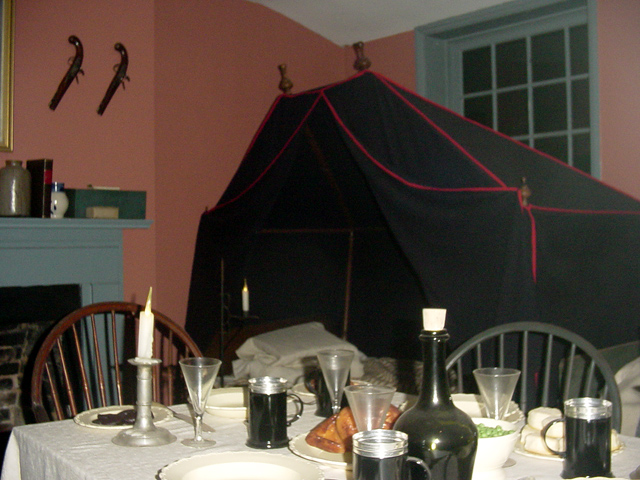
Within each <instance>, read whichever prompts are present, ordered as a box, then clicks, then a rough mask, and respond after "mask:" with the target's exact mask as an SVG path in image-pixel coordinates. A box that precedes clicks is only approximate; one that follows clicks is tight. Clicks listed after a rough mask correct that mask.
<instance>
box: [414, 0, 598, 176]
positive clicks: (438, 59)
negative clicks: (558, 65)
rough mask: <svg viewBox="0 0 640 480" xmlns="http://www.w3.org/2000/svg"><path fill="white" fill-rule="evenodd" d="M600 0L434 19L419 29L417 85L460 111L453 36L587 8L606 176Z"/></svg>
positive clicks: (523, 3) (537, 1) (503, 7)
mask: <svg viewBox="0 0 640 480" xmlns="http://www.w3.org/2000/svg"><path fill="white" fill-rule="evenodd" d="M596 2H597V0H513V1H511V2H507V3H504V4H500V5H497V6H495V7H490V8H487V9H484V10H480V11H476V12H472V13H469V14H465V15H461V16H458V17H453V18H449V19H445V20H441V21H438V22H434V23H430V24H428V25H424V26H421V27H417V28H416V29H415V32H414V35H415V48H416V51H415V62H416V87H417V91H418V93H419V94H421V95H423V96H424V97H426V98H429V99H430V100H433V101H434V102H437V103H439V104H441V105H444V106H446V107H448V108H451V109H452V110H456V111H458V108H456V107H457V106H456V104H455V102H454V101H453V98H452V93H451V92H450V91H449V85H450V83H451V82H450V78H449V75H450V73H449V65H448V62H449V61H450V60H449V51H450V45H451V43H452V42H454V41H457V40H459V39H461V38H463V37H465V36H467V35H471V34H477V33H481V32H489V31H491V30H497V29H500V28H501V27H506V26H512V25H515V24H519V23H523V22H527V21H531V20H532V19H543V18H544V17H553V16H555V15H557V14H558V13H566V12H571V11H575V12H576V15H578V14H580V15H584V14H585V13H586V18H587V25H588V32H589V34H588V35H589V40H588V41H589V84H590V94H589V97H590V98H589V100H590V114H591V118H590V126H591V175H592V176H594V177H596V178H599V177H600V172H601V168H600V128H599V125H600V124H599V122H600V101H599V93H598V87H599V79H598V55H597V51H598V50H597V49H598V39H597V9H596Z"/></svg>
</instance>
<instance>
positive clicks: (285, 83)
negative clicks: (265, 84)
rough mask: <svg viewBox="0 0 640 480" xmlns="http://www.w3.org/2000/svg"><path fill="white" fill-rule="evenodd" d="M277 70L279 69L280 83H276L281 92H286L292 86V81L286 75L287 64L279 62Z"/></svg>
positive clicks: (289, 90) (288, 91)
mask: <svg viewBox="0 0 640 480" xmlns="http://www.w3.org/2000/svg"><path fill="white" fill-rule="evenodd" d="M278 70H280V83H279V84H278V88H279V89H280V90H282V93H284V94H288V93H290V92H291V89H292V88H293V82H292V81H291V80H289V77H287V65H286V64H284V63H281V64H280V65H278Z"/></svg>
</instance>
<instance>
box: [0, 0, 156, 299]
mask: <svg viewBox="0 0 640 480" xmlns="http://www.w3.org/2000/svg"><path fill="white" fill-rule="evenodd" d="M14 3H15V18H16V20H15V47H14V56H15V62H14V63H15V76H14V85H15V87H14V151H13V153H2V154H0V157H1V158H0V161H2V163H4V160H5V159H18V160H27V159H31V158H53V160H54V167H53V174H54V180H56V181H59V182H64V183H65V184H66V186H67V187H68V188H86V185H87V184H90V183H91V184H96V185H113V186H119V187H121V188H122V189H127V190H146V191H147V193H148V201H147V218H151V219H155V217H156V212H155V208H154V205H155V188H154V182H155V165H154V118H153V105H154V64H153V51H154V38H153V33H154V19H153V5H154V1H153V0H138V1H135V2H132V1H130V0H108V1H106V0H103V1H100V2H94V1H91V2H87V1H85V0H41V1H36V0H17V1H15V2H14ZM70 35H76V36H77V37H78V38H80V40H81V42H82V44H83V47H84V63H83V66H82V68H83V70H84V72H85V75H84V76H80V83H79V84H75V83H74V84H73V85H71V86H70V87H69V90H68V91H67V93H66V95H65V96H64V97H63V99H62V101H61V102H60V104H59V105H58V108H57V109H56V110H55V111H52V110H50V109H49V107H48V105H49V101H50V100H51V98H52V97H53V94H54V93H55V91H56V89H57V87H58V84H59V83H60V80H61V79H62V77H63V76H64V74H65V73H66V71H67V69H68V67H69V63H68V59H69V58H70V57H73V55H74V53H75V48H74V47H73V45H71V44H70V43H69V42H68V38H69V36H70ZM116 42H121V43H123V44H124V45H125V47H126V48H127V50H128V53H129V57H130V67H129V75H130V77H131V82H128V83H127V85H126V90H119V91H118V92H117V93H116V94H115V95H114V97H113V100H112V101H111V103H110V104H109V106H108V108H107V110H106V111H105V113H104V115H103V116H102V117H101V116H99V115H98V114H97V113H96V110H97V108H98V105H99V104H100V101H101V100H102V97H103V96H104V93H105V91H106V89H107V86H108V85H109V83H110V82H111V79H112V78H113V74H114V71H113V66H114V65H115V64H117V63H119V60H120V55H119V54H118V52H116V51H115V50H114V48H113V47H114V44H115V43H116ZM52 221H53V220H52ZM61 221H64V220H61ZM124 251H125V254H124V257H125V265H126V270H125V285H124V287H125V298H126V299H137V300H142V299H144V298H145V297H146V290H148V288H149V285H152V284H153V283H154V282H155V276H156V273H155V272H156V263H155V227H152V228H151V229H150V230H135V231H134V230H130V231H127V232H126V233H125V246H124Z"/></svg>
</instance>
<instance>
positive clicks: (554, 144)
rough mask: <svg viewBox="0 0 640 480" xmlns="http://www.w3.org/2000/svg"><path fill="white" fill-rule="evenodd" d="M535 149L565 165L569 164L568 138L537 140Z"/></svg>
mask: <svg viewBox="0 0 640 480" xmlns="http://www.w3.org/2000/svg"><path fill="white" fill-rule="evenodd" d="M535 148H536V149H538V150H540V151H541V152H544V153H547V154H549V155H551V156H552V157H555V158H557V159H558V160H562V161H563V162H565V163H567V162H568V155H567V152H568V149H567V137H564V136H562V137H549V138H537V139H536V140H535Z"/></svg>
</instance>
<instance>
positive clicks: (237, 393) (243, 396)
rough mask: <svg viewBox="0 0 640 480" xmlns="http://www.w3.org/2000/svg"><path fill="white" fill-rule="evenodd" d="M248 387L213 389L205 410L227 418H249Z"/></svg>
mask: <svg viewBox="0 0 640 480" xmlns="http://www.w3.org/2000/svg"><path fill="white" fill-rule="evenodd" d="M247 395H248V394H247V389H246V388H243V387H229V388H215V389H213V390H211V393H210V394H209V398H208V399H207V404H206V406H205V410H206V411H207V413H210V414H211V415H216V416H218V417H226V418H241V419H245V418H247Z"/></svg>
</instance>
